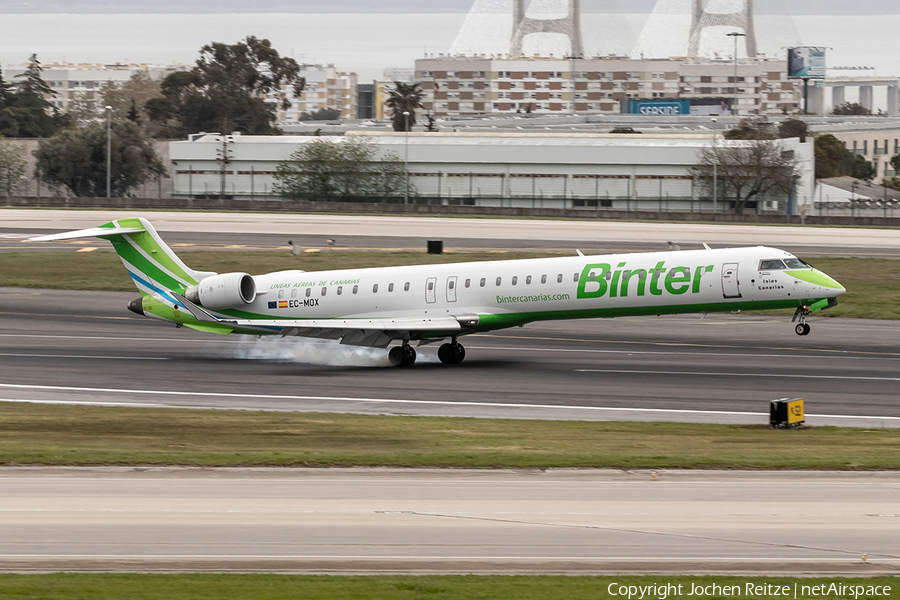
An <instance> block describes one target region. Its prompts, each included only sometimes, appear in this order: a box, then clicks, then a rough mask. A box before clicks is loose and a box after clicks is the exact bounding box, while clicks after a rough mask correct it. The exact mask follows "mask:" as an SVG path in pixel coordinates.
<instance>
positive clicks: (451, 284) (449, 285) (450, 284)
mask: <svg viewBox="0 0 900 600" xmlns="http://www.w3.org/2000/svg"><path fill="white" fill-rule="evenodd" d="M455 285H456V282H455V281H453V280H452V279H451V280H450V281H448V282H447V287H448V288H450V289H451V290H452V289H453V286H455Z"/></svg>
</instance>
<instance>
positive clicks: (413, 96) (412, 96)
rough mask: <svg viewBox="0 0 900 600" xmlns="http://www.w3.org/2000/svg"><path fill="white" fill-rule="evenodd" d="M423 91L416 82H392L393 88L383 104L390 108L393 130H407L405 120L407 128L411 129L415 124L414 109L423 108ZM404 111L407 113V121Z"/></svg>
mask: <svg viewBox="0 0 900 600" xmlns="http://www.w3.org/2000/svg"><path fill="white" fill-rule="evenodd" d="M424 95H425V92H423V91H422V88H421V86H420V85H419V84H418V83H411V84H410V83H403V82H402V81H395V82H394V89H393V90H391V92H390V96H388V99H387V100H386V101H385V105H387V107H388V108H390V109H391V123H392V124H393V126H394V131H407V129H406V126H407V122H408V123H409V128H410V129H412V127H413V125H415V124H416V109H417V108H425V107H424V106H422V98H423V97H424ZM404 112H408V113H409V120H408V121H407V118H406V116H405V115H404V114H403V113H404Z"/></svg>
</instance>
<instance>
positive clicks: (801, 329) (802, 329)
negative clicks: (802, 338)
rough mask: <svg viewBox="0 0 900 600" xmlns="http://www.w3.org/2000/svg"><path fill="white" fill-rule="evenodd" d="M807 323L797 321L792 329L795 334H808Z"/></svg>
mask: <svg viewBox="0 0 900 600" xmlns="http://www.w3.org/2000/svg"><path fill="white" fill-rule="evenodd" d="M809 330H810V327H809V324H807V323H797V326H796V327H794V331H795V332H796V333H797V335H809Z"/></svg>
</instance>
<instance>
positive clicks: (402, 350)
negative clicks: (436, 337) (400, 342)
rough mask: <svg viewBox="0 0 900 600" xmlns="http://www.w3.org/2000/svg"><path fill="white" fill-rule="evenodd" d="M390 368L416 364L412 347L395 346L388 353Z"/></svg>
mask: <svg viewBox="0 0 900 600" xmlns="http://www.w3.org/2000/svg"><path fill="white" fill-rule="evenodd" d="M388 360H389V361H390V363H391V366H392V367H408V366H410V365H412V364H413V363H415V362H416V351H415V349H414V348H413V347H412V346H395V347H393V348H391V351H390V352H388Z"/></svg>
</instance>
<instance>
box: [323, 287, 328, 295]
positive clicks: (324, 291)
mask: <svg viewBox="0 0 900 600" xmlns="http://www.w3.org/2000/svg"><path fill="white" fill-rule="evenodd" d="M327 293H328V288H322V295H323V296H324V295H325V294H327Z"/></svg>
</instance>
